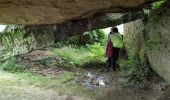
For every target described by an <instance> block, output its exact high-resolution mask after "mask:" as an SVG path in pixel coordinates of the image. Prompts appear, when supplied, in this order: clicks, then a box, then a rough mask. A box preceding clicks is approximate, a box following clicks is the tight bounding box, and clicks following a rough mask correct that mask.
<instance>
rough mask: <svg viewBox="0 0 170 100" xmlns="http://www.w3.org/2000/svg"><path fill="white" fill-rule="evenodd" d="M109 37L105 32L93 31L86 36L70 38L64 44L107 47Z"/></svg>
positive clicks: (86, 33)
mask: <svg viewBox="0 0 170 100" xmlns="http://www.w3.org/2000/svg"><path fill="white" fill-rule="evenodd" d="M106 42H107V36H106V33H105V32H104V31H103V30H100V29H98V30H93V31H88V32H85V33H84V34H81V35H77V36H72V37H68V38H67V39H66V40H65V41H64V42H63V43H64V44H66V45H68V44H72V45H77V46H82V45H86V44H95V43H100V44H101V45H106Z"/></svg>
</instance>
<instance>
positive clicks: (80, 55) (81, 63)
mask: <svg viewBox="0 0 170 100" xmlns="http://www.w3.org/2000/svg"><path fill="white" fill-rule="evenodd" d="M94 50H96V48H95V49H94ZM94 50H93V51H92V50H91V49H87V48H84V47H80V48H73V47H63V48H61V49H57V48H56V49H53V50H52V52H53V53H54V54H55V55H59V56H60V57H61V58H62V59H63V61H61V62H60V65H62V67H75V68H82V67H83V68H93V67H98V68H101V67H105V66H106V59H105V58H104V52H103V50H102V53H97V54H95V53H94ZM96 52H99V51H98V50H96ZM98 55H99V56H98Z"/></svg>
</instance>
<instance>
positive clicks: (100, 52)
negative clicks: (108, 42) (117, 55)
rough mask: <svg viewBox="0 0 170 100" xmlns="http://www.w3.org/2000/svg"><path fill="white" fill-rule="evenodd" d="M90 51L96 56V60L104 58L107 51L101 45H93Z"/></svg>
mask: <svg viewBox="0 0 170 100" xmlns="http://www.w3.org/2000/svg"><path fill="white" fill-rule="evenodd" d="M90 50H91V52H92V53H93V55H94V59H100V58H103V57H104V54H105V49H104V47H103V46H101V44H100V43H95V44H94V45H91V48H90Z"/></svg>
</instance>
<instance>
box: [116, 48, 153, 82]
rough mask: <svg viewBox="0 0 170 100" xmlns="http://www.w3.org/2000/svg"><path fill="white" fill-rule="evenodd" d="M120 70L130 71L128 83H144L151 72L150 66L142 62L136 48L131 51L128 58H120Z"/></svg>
mask: <svg viewBox="0 0 170 100" xmlns="http://www.w3.org/2000/svg"><path fill="white" fill-rule="evenodd" d="M119 66H120V70H123V71H128V72H129V73H128V83H131V84H136V85H142V84H144V82H145V81H146V79H147V78H148V76H149V74H150V69H149V67H148V66H143V65H142V64H140V62H139V59H138V54H137V51H136V50H131V51H129V57H128V59H127V60H125V59H120V60H119Z"/></svg>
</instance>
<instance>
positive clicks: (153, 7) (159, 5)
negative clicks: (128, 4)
mask: <svg viewBox="0 0 170 100" xmlns="http://www.w3.org/2000/svg"><path fill="white" fill-rule="evenodd" d="M165 2H166V0H160V1H158V2H155V3H153V4H152V9H159V8H160V7H161V6H162V5H163V4H164V3H165Z"/></svg>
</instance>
